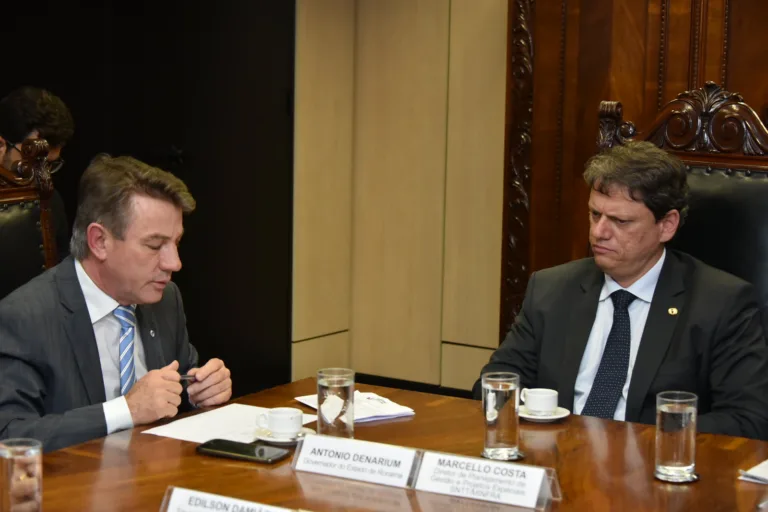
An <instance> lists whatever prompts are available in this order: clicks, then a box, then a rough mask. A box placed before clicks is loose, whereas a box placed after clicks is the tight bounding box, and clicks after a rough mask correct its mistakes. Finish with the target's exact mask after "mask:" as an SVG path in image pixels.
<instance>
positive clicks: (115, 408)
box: [75, 260, 147, 434]
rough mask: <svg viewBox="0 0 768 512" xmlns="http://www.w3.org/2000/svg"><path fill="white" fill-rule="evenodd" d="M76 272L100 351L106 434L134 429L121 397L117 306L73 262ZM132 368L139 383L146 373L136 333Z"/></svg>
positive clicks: (77, 264)
mask: <svg viewBox="0 0 768 512" xmlns="http://www.w3.org/2000/svg"><path fill="white" fill-rule="evenodd" d="M75 272H76V273H77V280H78V281H79V282H80V288H81V289H82V290H83V296H84V297H85V305H86V306H87V307H88V314H89V315H90V317H91V324H93V334H94V336H95V337H96V346H97V347H98V349H99V361H100V362H101V374H102V377H103V379H104V393H105V395H106V398H107V401H106V402H104V417H105V418H106V420H107V434H111V433H112V432H117V431H118V430H125V429H127V428H133V418H131V411H130V409H128V402H126V400H125V397H124V396H122V395H120V355H119V352H120V350H119V343H120V322H119V321H118V320H117V318H115V316H114V315H113V314H112V312H113V311H114V310H115V308H116V307H117V306H119V305H120V304H119V303H118V302H117V301H116V300H115V299H113V298H112V297H110V296H109V295H107V294H106V293H104V292H103V291H102V290H101V289H100V288H99V287H98V286H96V283H94V282H93V280H92V279H91V278H90V277H89V276H88V274H87V273H86V272H85V269H84V268H83V266H82V264H80V262H79V261H77V260H75ZM133 340H134V343H133V347H134V352H133V357H134V366H135V369H136V380H137V381H138V380H139V379H140V378H142V377H143V376H144V375H146V373H147V364H146V358H145V357H144V345H143V344H142V342H141V335H140V333H139V330H138V329H137V330H136V332H135V333H134V338H133Z"/></svg>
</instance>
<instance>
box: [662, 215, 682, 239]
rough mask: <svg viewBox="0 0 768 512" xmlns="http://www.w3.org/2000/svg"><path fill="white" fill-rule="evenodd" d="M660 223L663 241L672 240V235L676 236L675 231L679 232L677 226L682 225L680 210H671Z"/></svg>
mask: <svg viewBox="0 0 768 512" xmlns="http://www.w3.org/2000/svg"><path fill="white" fill-rule="evenodd" d="M658 225H659V229H660V230H661V233H660V235H661V236H660V238H661V243H667V242H669V241H670V240H672V237H674V236H675V233H677V228H679V227H680V212H679V211H678V210H669V211H668V212H667V214H666V215H664V217H662V219H661V220H659V222H658Z"/></svg>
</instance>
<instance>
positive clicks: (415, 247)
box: [351, 0, 450, 384]
mask: <svg viewBox="0 0 768 512" xmlns="http://www.w3.org/2000/svg"><path fill="white" fill-rule="evenodd" d="M449 7H450V3H449V2H446V1H445V0H387V1H380V0H359V1H358V4H357V9H358V10H357V35H356V41H357V48H356V49H357V53H356V56H355V80H356V83H355V124H354V127H355V137H354V169H355V171H354V179H353V189H354V190H353V232H352V233H353V234H352V322H351V336H352V340H353V341H352V362H353V365H354V367H355V369H356V370H357V371H358V372H364V373H370V374H375V375H382V376H386V377H393V378H399V379H407V380H412V381H418V382H427V383H434V384H437V383H438V382H439V380H440V308H441V302H442V300H441V293H442V292H441V288H442V259H443V258H442V256H443V255H442V253H443V209H444V191H445V189H444V185H445V129H446V102H447V90H446V89H447V80H448V19H449Z"/></svg>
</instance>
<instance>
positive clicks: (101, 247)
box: [85, 222, 113, 261]
mask: <svg viewBox="0 0 768 512" xmlns="http://www.w3.org/2000/svg"><path fill="white" fill-rule="evenodd" d="M85 238H86V240H88V249H89V250H90V253H91V254H92V255H93V257H94V258H96V259H97V260H99V261H104V260H105V259H107V254H109V251H110V249H111V248H112V243H113V239H112V234H111V233H110V232H109V231H107V228H105V227H104V226H102V225H101V224H99V223H98V222H92V223H90V224H89V225H88V227H87V228H86V230H85Z"/></svg>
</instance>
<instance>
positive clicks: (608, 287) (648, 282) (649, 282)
mask: <svg viewBox="0 0 768 512" xmlns="http://www.w3.org/2000/svg"><path fill="white" fill-rule="evenodd" d="M666 257H667V249H666V248H665V249H664V251H663V252H662V253H661V258H659V261H657V262H656V264H655V265H654V266H652V267H651V269H650V270H649V271H648V272H646V273H645V274H644V275H643V277H641V278H640V279H638V280H637V281H635V282H634V283H632V285H631V286H630V287H629V288H624V287H623V286H621V285H620V284H619V283H617V282H616V281H614V279H613V278H612V277H611V276H609V275H608V274H605V283H604V284H603V289H602V290H601V291H600V302H602V301H604V300H605V299H607V298H608V297H610V296H611V294H612V293H613V292H615V291H616V290H627V291H628V292H629V293H631V294H632V295H634V296H635V297H637V298H638V299H640V300H642V301H643V302H647V303H649V304H650V303H651V300H652V299H653V292H654V291H655V290H656V283H658V282H659V274H661V267H663V266H664V259H665V258H666Z"/></svg>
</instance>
